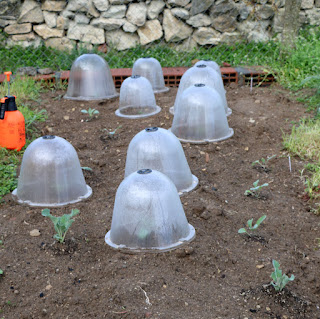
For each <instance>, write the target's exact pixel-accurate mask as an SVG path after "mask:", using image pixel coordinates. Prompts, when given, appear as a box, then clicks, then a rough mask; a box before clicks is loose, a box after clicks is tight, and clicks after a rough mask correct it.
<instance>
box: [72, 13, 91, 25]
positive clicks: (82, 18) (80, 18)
mask: <svg viewBox="0 0 320 319" xmlns="http://www.w3.org/2000/svg"><path fill="white" fill-rule="evenodd" d="M74 22H75V23H77V24H89V22H90V19H89V18H88V17H87V16H86V15H84V14H81V13H78V14H77V15H76V16H75V18H74Z"/></svg>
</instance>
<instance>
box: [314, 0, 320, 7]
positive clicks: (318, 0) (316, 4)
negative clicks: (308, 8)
mask: <svg viewBox="0 0 320 319" xmlns="http://www.w3.org/2000/svg"><path fill="white" fill-rule="evenodd" d="M315 6H316V8H320V0H316V2H315Z"/></svg>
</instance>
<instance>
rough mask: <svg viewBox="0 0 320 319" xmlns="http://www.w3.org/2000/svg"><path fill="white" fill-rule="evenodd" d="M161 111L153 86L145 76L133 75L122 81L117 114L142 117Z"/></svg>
mask: <svg viewBox="0 0 320 319" xmlns="http://www.w3.org/2000/svg"><path fill="white" fill-rule="evenodd" d="M160 111H161V108H160V107H159V106H158V105H157V104H156V99H155V97H154V93H153V90H152V86H151V84H150V82H149V81H148V80H147V79H146V78H145V77H142V76H140V75H133V76H131V77H129V78H126V79H125V80H124V81H123V82H122V85H121V88H120V98H119V108H118V109H117V110H116V112H115V113H116V115H118V116H121V117H127V118H141V117H147V116H151V115H154V114H157V113H159V112H160Z"/></svg>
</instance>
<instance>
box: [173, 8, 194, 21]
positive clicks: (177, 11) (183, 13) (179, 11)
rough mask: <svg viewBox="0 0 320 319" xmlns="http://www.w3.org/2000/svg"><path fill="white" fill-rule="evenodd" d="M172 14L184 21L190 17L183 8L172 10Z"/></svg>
mask: <svg viewBox="0 0 320 319" xmlns="http://www.w3.org/2000/svg"><path fill="white" fill-rule="evenodd" d="M171 13H172V14H173V15H174V16H175V17H177V18H179V19H182V20H187V19H189V17H190V14H189V11H188V10H186V9H183V8H174V9H172V10H171Z"/></svg>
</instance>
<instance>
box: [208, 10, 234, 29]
mask: <svg viewBox="0 0 320 319" xmlns="http://www.w3.org/2000/svg"><path fill="white" fill-rule="evenodd" d="M212 26H213V27H214V28H215V29H216V30H218V31H220V32H233V31H234V30H236V19H235V18H234V17H230V16H229V15H227V14H224V15H220V16H218V17H217V18H214V19H213V20H212Z"/></svg>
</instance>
